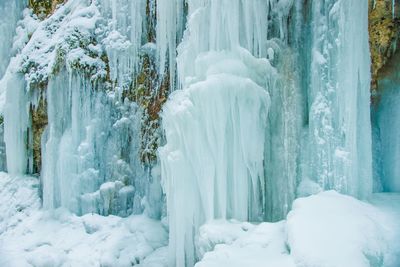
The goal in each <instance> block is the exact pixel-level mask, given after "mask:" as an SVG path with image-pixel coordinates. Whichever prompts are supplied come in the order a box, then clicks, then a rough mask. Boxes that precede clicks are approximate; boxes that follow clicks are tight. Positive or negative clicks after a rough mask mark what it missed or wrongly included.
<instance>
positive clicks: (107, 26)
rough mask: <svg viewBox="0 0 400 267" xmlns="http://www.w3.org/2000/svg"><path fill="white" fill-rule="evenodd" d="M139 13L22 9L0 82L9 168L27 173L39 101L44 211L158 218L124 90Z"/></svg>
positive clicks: (119, 5) (85, 6)
mask: <svg viewBox="0 0 400 267" xmlns="http://www.w3.org/2000/svg"><path fill="white" fill-rule="evenodd" d="M145 8H146V1H96V2H92V1H81V0H70V1H67V2H66V3H65V4H64V5H61V6H60V7H59V8H58V9H56V10H55V12H54V14H52V15H51V16H49V17H48V18H44V19H43V20H42V21H39V20H37V19H36V18H35V16H34V15H32V13H31V12H29V11H26V12H24V18H23V20H21V21H20V22H19V28H18V29H19V32H18V36H17V38H16V39H15V42H14V46H16V47H19V50H20V51H19V53H18V55H17V57H16V58H15V59H13V62H12V63H11V64H10V66H11V67H9V69H8V71H7V74H6V76H7V79H6V84H7V85H6V86H5V87H6V88H7V101H6V102H7V105H6V106H5V125H6V127H5V140H6V143H7V159H8V161H7V162H8V170H9V172H10V173H13V174H25V173H31V172H32V164H33V162H32V139H33V136H32V134H33V133H32V128H33V127H32V116H33V115H32V110H33V109H36V108H37V106H38V103H39V99H43V101H45V103H46V109H47V110H46V112H45V113H46V116H47V119H46V121H47V120H48V125H47V127H46V128H45V130H44V132H43V135H42V136H41V158H42V170H41V185H42V189H43V206H44V208H46V209H53V208H58V207H65V208H68V209H70V210H71V211H73V212H74V213H76V214H85V213H99V214H103V215H109V214H115V215H120V216H127V215H129V214H131V213H142V212H145V213H147V214H148V215H149V216H151V217H156V218H159V217H160V216H161V205H162V203H161V200H160V199H161V196H162V195H161V194H162V193H161V186H160V184H159V175H157V173H156V172H154V173H155V175H154V176H153V175H152V173H151V166H146V167H145V166H143V163H142V162H141V161H140V156H139V154H140V142H141V130H142V125H141V122H142V121H141V119H142V116H143V109H142V107H140V106H139V105H138V104H136V103H134V102H133V101H131V100H128V99H127V98H124V93H123V91H124V90H127V89H131V88H132V87H134V83H135V75H136V74H137V72H138V69H139V67H140V57H141V55H142V54H141V52H142V50H141V49H142V45H143V44H144V43H145V41H147V38H146V34H147V32H146V27H147V23H148V21H147V20H145V14H146V13H145V12H146V9H145ZM30 28H33V29H32V30H31V29H30ZM28 36H29V38H28ZM43 88H45V90H43Z"/></svg>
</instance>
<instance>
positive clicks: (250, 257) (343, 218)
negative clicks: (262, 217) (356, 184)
mask: <svg viewBox="0 0 400 267" xmlns="http://www.w3.org/2000/svg"><path fill="white" fill-rule="evenodd" d="M399 199H400V195H398V196H397V195H395V194H393V195H391V196H390V195H388V194H379V195H375V196H374V197H373V199H372V200H371V202H372V203H373V205H371V204H369V203H366V202H362V201H360V200H357V199H355V198H353V197H349V196H345V195H341V194H339V193H337V192H335V191H326V192H322V193H319V194H317V195H313V196H310V197H306V198H299V199H297V200H295V202H294V204H293V210H292V211H291V212H290V213H289V214H288V217H287V220H286V221H280V222H277V223H261V224H259V225H251V224H249V223H246V224H245V225H246V227H245V228H243V227H242V226H241V225H243V223H239V222H227V221H226V222H221V221H216V222H210V223H208V224H206V225H203V226H202V227H201V228H200V234H199V238H198V255H199V256H200V257H201V256H203V254H204V256H203V257H202V259H201V261H200V262H198V263H197V264H196V267H214V266H215V267H217V266H218V267H219V266H252V267H254V266H272V267H275V266H279V267H286V266H297V267H328V266H329V267H343V266H351V267H378V266H379V267H396V266H399V263H400V245H399V243H398V240H399V237H400V227H399V221H400V209H399V207H400V204H397V203H400V201H399Z"/></svg>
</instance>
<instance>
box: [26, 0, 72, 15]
mask: <svg viewBox="0 0 400 267" xmlns="http://www.w3.org/2000/svg"><path fill="white" fill-rule="evenodd" d="M65 1H66V0H29V7H31V8H32V9H33V12H34V13H35V14H36V15H37V16H38V18H39V19H44V18H46V17H47V16H48V15H50V14H53V12H54V10H55V9H56V8H57V5H59V4H62V3H64V2H65Z"/></svg>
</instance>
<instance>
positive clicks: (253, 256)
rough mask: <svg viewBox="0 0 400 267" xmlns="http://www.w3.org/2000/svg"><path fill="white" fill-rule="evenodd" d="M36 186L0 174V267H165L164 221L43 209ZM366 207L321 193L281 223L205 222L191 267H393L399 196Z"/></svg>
mask: <svg viewBox="0 0 400 267" xmlns="http://www.w3.org/2000/svg"><path fill="white" fill-rule="evenodd" d="M38 185H39V183H38V179H37V178H34V177H11V176H9V175H7V174H5V173H0V198H1V199H0V266H9V267H24V266H34V267H57V266H60V267H66V266H73V267H75V266H77V267H81V266H82V267H86V266H99V267H100V266H102V267H106V266H113V267H114V266H117V267H119V266H121V267H122V266H133V265H135V266H142V267H166V266H167V258H168V249H167V243H168V231H167V229H166V227H165V225H163V223H161V222H159V221H155V220H152V219H149V218H147V217H145V216H130V217H128V218H120V217H116V216H107V217H104V216H100V215H96V214H87V215H84V216H81V217H78V216H76V215H74V214H72V213H70V212H68V211H66V210H63V209H57V210H55V211H52V212H50V211H44V210H42V209H41V208H40V207H41V204H40V198H39V195H38V193H37V192H38ZM369 202H370V203H366V202H362V201H359V200H356V199H354V198H352V197H349V196H345V195H341V194H339V193H336V192H335V191H327V192H322V193H319V194H317V195H314V196H310V197H305V198H300V199H297V200H296V201H295V202H294V204H293V210H292V211H291V212H290V213H289V215H288V217H287V220H285V221H280V222H276V223H261V224H258V225H256V224H251V223H248V222H239V221H235V220H230V221H223V220H217V221H212V222H209V223H207V224H205V225H203V226H202V227H201V228H200V230H199V234H198V236H197V251H198V252H199V256H200V257H201V258H202V260H201V261H200V262H198V263H197V264H196V267H225V266H226V267H227V266H229V267H232V266H233V267H235V266H237V267H239V266H240V267H242V266H249V267H258V266H260V267H261V266H263V267H265V266H267V267H268V266H271V267H294V266H297V267H325V266H326V267H328V266H329V267H347V266H349V267H350V266H351V267H364V266H365V267H367V266H372V267H378V266H381V267H398V266H399V264H400V242H399V240H400V194H394V193H393V194H389V193H384V194H383V193H382V194H374V195H373V196H372V197H371V199H370V201H369Z"/></svg>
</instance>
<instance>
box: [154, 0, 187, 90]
mask: <svg viewBox="0 0 400 267" xmlns="http://www.w3.org/2000/svg"><path fill="white" fill-rule="evenodd" d="M184 2H185V0H173V1H169V0H160V1H158V2H157V57H158V61H159V63H158V64H159V73H160V75H162V76H163V75H164V74H165V73H166V67H167V68H168V72H169V79H170V89H171V90H174V89H175V75H176V61H175V60H176V46H177V42H179V41H180V39H181V38H182V34H183V27H184V25H183V23H184V20H183V17H184Z"/></svg>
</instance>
